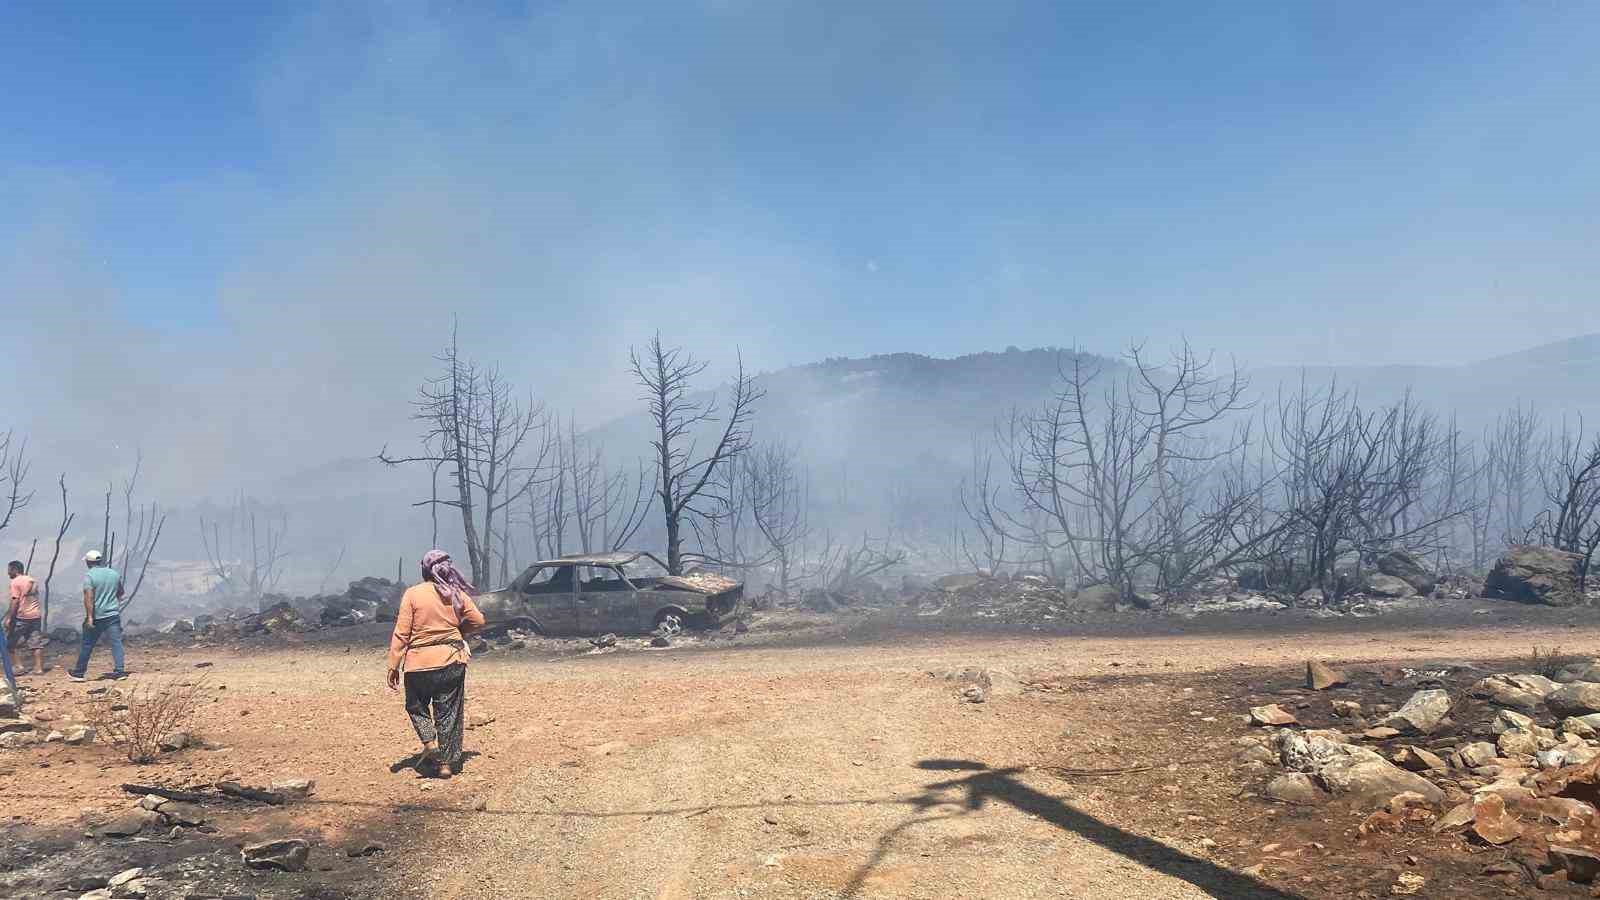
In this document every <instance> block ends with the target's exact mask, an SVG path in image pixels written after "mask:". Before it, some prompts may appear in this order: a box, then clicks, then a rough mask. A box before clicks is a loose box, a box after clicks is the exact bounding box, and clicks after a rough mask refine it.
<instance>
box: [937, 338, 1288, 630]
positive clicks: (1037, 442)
mask: <svg viewBox="0 0 1600 900" xmlns="http://www.w3.org/2000/svg"><path fill="white" fill-rule="evenodd" d="M1125 360H1126V361H1127V363H1128V369H1127V373H1126V375H1124V376H1122V377H1111V378H1104V377H1102V376H1103V374H1104V373H1103V369H1102V367H1101V366H1100V365H1099V364H1098V363H1097V362H1095V361H1094V360H1092V359H1091V358H1089V357H1088V356H1086V355H1085V354H1082V353H1071V354H1069V355H1066V356H1065V357H1063V360H1062V364H1061V366H1060V373H1059V376H1060V380H1059V384H1058V387H1057V390H1056V392H1055V395H1054V396H1053V397H1052V398H1051V400H1050V401H1049V402H1048V403H1046V404H1045V405H1044V406H1042V407H1040V408H1038V409H1034V410H1029V411H1020V412H1013V414H1012V416H1011V418H1010V420H1009V421H1008V422H1006V423H1005V424H1004V425H1002V426H1001V427H999V428H997V429H996V436H997V443H998V444H999V446H1000V448H1001V453H1002V455H1003V457H1004V458H1005V461H1006V464H1007V468H1008V470H1009V472H1008V474H1009V476H1010V484H1011V489H1012V492H1013V495H1014V497H1015V498H1016V506H1017V508H1016V509H1014V510H1006V509H1004V507H1003V506H1001V505H1000V504H998V503H997V502H996V499H995V498H996V496H997V495H996V493H995V492H994V490H993V489H992V488H990V487H985V485H987V477H986V475H985V474H984V473H983V472H982V471H979V472H978V473H977V474H975V476H974V482H973V488H972V489H971V490H972V492H971V493H970V494H969V495H968V496H967V498H966V499H965V503H966V507H967V509H968V513H969V515H970V516H973V517H975V518H976V519H977V520H979V521H981V522H982V523H983V530H984V531H985V532H988V533H989V534H990V535H991V537H990V538H989V539H988V540H989V541H991V542H993V540H994V539H995V537H997V536H1001V535H1003V536H1004V537H1005V539H1006V540H1007V541H1008V542H1010V543H1019V544H1022V545H1025V546H1026V545H1034V546H1036V548H1037V550H1038V551H1039V552H1038V558H1040V560H1041V561H1042V562H1044V563H1045V564H1046V566H1047V568H1048V569H1049V570H1054V569H1055V568H1056V566H1057V563H1056V562H1055V556H1056V554H1057V553H1058V552H1061V553H1064V555H1065V556H1066V557H1067V560H1066V563H1067V565H1068V567H1070V569H1071V570H1072V571H1073V572H1074V573H1075V575H1076V577H1077V578H1078V580H1079V581H1080V582H1082V581H1103V582H1105V583H1107V584H1110V585H1111V586H1113V587H1115V588H1116V589H1117V591H1118V592H1119V593H1120V594H1122V595H1123V597H1124V598H1125V599H1127V600H1129V601H1132V602H1141V600H1140V598H1139V595H1138V593H1137V587H1138V581H1139V579H1141V578H1149V579H1150V581H1151V582H1153V585H1154V587H1155V588H1156V590H1157V591H1158V592H1159V593H1161V594H1163V595H1167V596H1171V595H1174V594H1178V593H1182V592H1184V591H1186V590H1188V589H1189V588H1190V587H1191V586H1192V585H1193V584H1195V583H1196V582H1197V581H1198V580H1200V579H1201V578H1203V577H1205V576H1207V575H1209V574H1210V573H1212V572H1215V571H1217V570H1218V569H1220V568H1224V567H1227V566H1230V565H1233V564H1236V563H1238V562H1239V561H1241V560H1244V559H1246V558H1248V557H1249V556H1250V554H1251V553H1252V552H1253V551H1254V550H1255V549H1256V548H1257V547H1259V546H1260V545H1261V544H1262V542H1264V541H1265V538H1266V535H1264V534H1262V535H1256V536H1253V537H1251V538H1250V540H1249V541H1246V542H1241V541H1240V537H1241V536H1242V534H1243V530H1242V528H1241V525H1242V523H1243V522H1244V521H1245V520H1247V519H1248V518H1249V517H1250V515H1251V511H1252V508H1253V507H1252V504H1253V503H1254V502H1255V501H1256V500H1257V499H1258V498H1259V496H1260V492H1259V491H1258V490H1255V489H1253V487H1252V486H1250V485H1248V484H1246V483H1244V482H1242V481H1240V480H1239V479H1238V478H1237V477H1223V476H1224V474H1225V473H1227V472H1230V471H1232V472H1236V473H1237V472H1244V471H1246V470H1245V469H1244V468H1243V467H1241V466H1239V465H1237V463H1238V462H1239V460H1241V459H1242V458H1243V457H1244V456H1245V455H1246V453H1247V451H1248V446H1249V441H1250V436H1249V432H1248V431H1247V430H1243V429H1242V428H1240V427H1238V426H1233V427H1232V433H1231V434H1230V435H1229V436H1228V438H1227V439H1226V440H1223V441H1220V442H1219V441H1216V440H1215V439H1214V437H1213V436H1212V432H1215V431H1217V430H1220V429H1221V428H1222V426H1223V424H1224V423H1225V422H1227V420H1230V419H1236V418H1239V416H1238V414H1240V413H1243V412H1244V411H1246V410H1247V409H1248V408H1249V403H1248V401H1247V400H1246V399H1245V392H1246V390H1247V387H1248V382H1247V381H1246V380H1245V378H1244V377H1243V375H1241V374H1240V373H1239V371H1238V370H1237V368H1230V369H1229V370H1227V371H1226V372H1222V373H1219V372H1218V370H1217V368H1216V366H1215V364H1214V363H1213V361H1212V360H1211V359H1210V358H1209V357H1205V356H1202V355H1200V354H1198V353H1196V352H1195V351H1194V350H1193V349H1192V348H1191V347H1189V345H1187V344H1182V345H1180V346H1179V347H1178V348H1177V349H1176V350H1174V352H1173V353H1172V355H1171V358H1170V359H1169V360H1168V361H1167V362H1166V363H1165V364H1158V363H1156V362H1155V361H1154V360H1152V359H1150V358H1149V357H1148V356H1147V355H1146V354H1145V352H1144V350H1143V348H1142V347H1140V346H1137V345H1135V346H1134V347H1132V348H1131V349H1130V350H1129V351H1128V353H1127V354H1126V356H1125Z"/></svg>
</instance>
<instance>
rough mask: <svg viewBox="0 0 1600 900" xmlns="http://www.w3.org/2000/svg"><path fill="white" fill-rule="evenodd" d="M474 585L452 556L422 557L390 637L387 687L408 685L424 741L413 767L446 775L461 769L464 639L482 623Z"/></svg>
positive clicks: (430, 553) (408, 697)
mask: <svg viewBox="0 0 1600 900" xmlns="http://www.w3.org/2000/svg"><path fill="white" fill-rule="evenodd" d="M476 591H477V589H476V588H474V587H473V586H472V584H471V583H469V582H468V581H467V579H466V578H465V577H463V576H462V574H461V573H460V572H459V571H457V570H456V567H455V564H454V563H452V562H450V555H449V554H448V553H445V552H444V551H443V550H430V551H428V553H427V555H426V556H424V557H422V582H421V583H420V584H417V585H413V586H412V587H410V588H407V589H406V592H405V594H404V595H402V596H401V598H400V612H399V614H398V615H397V616H396V617H395V622H394V635H393V636H392V637H391V638H390V639H389V676H388V680H389V690H391V691H397V690H399V689H400V682H401V677H402V672H403V673H404V679H405V687H406V714H407V715H409V716H410V717H411V725H412V727H414V728H415V729H416V730H417V737H418V738H420V739H421V740H422V753H421V754H420V755H419V756H418V757H417V771H418V772H420V773H422V774H423V775H427V776H432V777H442V778H448V777H450V776H451V775H455V774H459V773H460V771H461V726H462V718H463V716H462V709H463V707H464V706H465V704H466V693H467V692H466V683H467V661H468V660H470V659H471V658H472V654H471V653H470V652H468V650H467V638H468V637H469V636H471V635H472V634H473V633H474V632H476V631H477V630H478V629H480V628H482V627H483V613H482V612H479V611H478V607H477V604H475V603H473V602H472V594H474V593H476Z"/></svg>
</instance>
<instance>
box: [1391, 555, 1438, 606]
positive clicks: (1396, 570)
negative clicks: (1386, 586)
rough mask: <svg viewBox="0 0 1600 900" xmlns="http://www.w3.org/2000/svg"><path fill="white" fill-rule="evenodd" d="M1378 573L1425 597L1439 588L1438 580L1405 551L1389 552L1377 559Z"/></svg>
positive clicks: (1418, 560) (1413, 556)
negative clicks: (1397, 580) (1407, 585)
mask: <svg viewBox="0 0 1600 900" xmlns="http://www.w3.org/2000/svg"><path fill="white" fill-rule="evenodd" d="M1378 571H1379V572H1381V573H1383V574H1385V575H1388V576H1390V577H1392V578H1398V579H1400V580H1401V581H1404V582H1405V583H1406V584H1409V585H1411V589H1412V590H1414V591H1416V592H1417V593H1419V594H1423V595H1427V594H1431V593H1433V591H1434V588H1437V587H1438V586H1439V578H1438V576H1436V575H1434V574H1433V573H1432V572H1429V571H1428V568H1427V566H1424V565H1423V564H1422V560H1420V559H1418V558H1417V557H1416V556H1415V555H1413V554H1411V553H1408V552H1406V551H1405V550H1390V551H1389V552H1388V553H1385V554H1383V555H1382V556H1380V557H1378Z"/></svg>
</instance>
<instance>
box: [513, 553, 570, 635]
mask: <svg viewBox="0 0 1600 900" xmlns="http://www.w3.org/2000/svg"><path fill="white" fill-rule="evenodd" d="M576 568H577V567H576V566H545V567H544V568H543V569H541V570H540V571H538V572H535V573H533V576H532V578H530V579H529V580H528V581H527V582H526V583H525V584H524V585H523V586H522V595H523V597H524V598H526V600H527V601H528V605H529V607H530V608H531V609H532V611H533V615H534V618H535V619H536V620H537V621H538V623H539V627H540V628H541V629H542V630H543V631H544V632H545V633H546V634H575V633H577V632H578V630H579V626H578V594H577V590H578V583H577V578H576V577H575V574H576V573H575V572H574V570H575V569H576Z"/></svg>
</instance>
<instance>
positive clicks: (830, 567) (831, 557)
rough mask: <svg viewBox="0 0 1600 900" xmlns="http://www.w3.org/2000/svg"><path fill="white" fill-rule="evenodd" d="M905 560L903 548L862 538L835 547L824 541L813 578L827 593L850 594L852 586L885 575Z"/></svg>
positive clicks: (831, 540)
mask: <svg viewBox="0 0 1600 900" xmlns="http://www.w3.org/2000/svg"><path fill="white" fill-rule="evenodd" d="M905 560H906V551H905V549H904V548H901V547H896V546H893V545H892V544H890V543H889V542H888V541H885V540H875V539H874V538H872V537H871V536H870V535H867V534H862V535H861V540H860V541H859V542H856V543H840V544H835V543H834V542H833V539H832V538H831V537H826V538H825V539H824V543H823V547H822V550H821V552H820V553H818V554H817V557H816V567H815V569H814V570H813V573H812V576H811V577H813V578H814V579H815V583H816V584H817V585H819V586H821V587H822V588H824V589H825V590H832V591H838V590H847V589H848V588H849V587H850V585H851V584H853V583H855V582H857V581H859V580H861V579H863V578H870V577H872V576H874V575H878V574H881V573H883V572H886V571H888V570H890V569H892V568H894V567H895V566H898V565H901V564H902V563H904V562H905Z"/></svg>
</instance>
